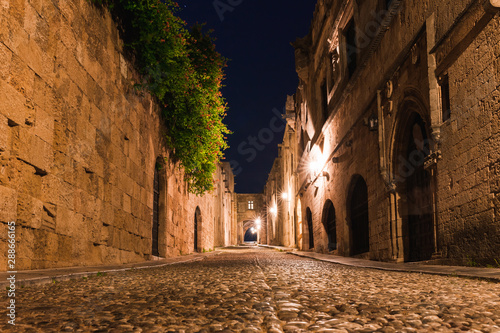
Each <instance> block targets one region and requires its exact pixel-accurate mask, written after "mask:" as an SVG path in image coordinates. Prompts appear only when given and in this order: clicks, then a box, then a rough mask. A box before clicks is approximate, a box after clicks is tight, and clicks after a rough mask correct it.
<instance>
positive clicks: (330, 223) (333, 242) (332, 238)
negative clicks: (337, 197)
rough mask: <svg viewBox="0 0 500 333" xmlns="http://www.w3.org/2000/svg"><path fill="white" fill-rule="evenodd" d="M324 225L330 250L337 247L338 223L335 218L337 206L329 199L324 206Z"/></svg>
mask: <svg viewBox="0 0 500 333" xmlns="http://www.w3.org/2000/svg"><path fill="white" fill-rule="evenodd" d="M323 226H324V227H325V231H326V234H327V235H328V251H333V250H336V249H337V223H336V219H335V208H334V207H333V203H332V202H331V201H330V200H327V201H326V203H325V207H324V208H323Z"/></svg>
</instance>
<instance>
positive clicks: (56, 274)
mask: <svg viewBox="0 0 500 333" xmlns="http://www.w3.org/2000/svg"><path fill="white" fill-rule="evenodd" d="M220 253H222V252H221V251H214V252H208V253H195V254H189V255H186V256H182V257H173V258H165V259H160V260H154V261H145V262H140V263H134V264H125V265H113V266H89V267H68V268H57V269H41V270H31V271H18V272H16V273H9V272H0V288H4V287H7V286H8V285H9V282H7V278H8V277H9V276H11V275H15V277H16V288H21V287H26V286H34V285H43V284H48V283H53V282H55V281H57V282H61V281H68V280H75V279H78V278H84V277H89V276H97V275H100V274H104V273H106V274H116V273H121V272H125V271H129V270H133V269H147V268H158V267H164V266H169V265H174V264H183V263H188V262H193V261H199V260H203V259H205V258H206V257H208V256H212V255H219V254H220Z"/></svg>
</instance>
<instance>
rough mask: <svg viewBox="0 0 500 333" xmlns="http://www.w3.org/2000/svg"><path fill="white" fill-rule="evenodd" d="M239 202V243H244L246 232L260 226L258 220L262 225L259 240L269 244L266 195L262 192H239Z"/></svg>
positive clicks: (237, 196) (237, 195)
mask: <svg viewBox="0 0 500 333" xmlns="http://www.w3.org/2000/svg"><path fill="white" fill-rule="evenodd" d="M236 198H237V199H236V202H237V230H238V232H237V235H238V238H237V241H238V242H237V244H243V243H244V240H245V233H246V232H247V230H248V229H250V228H251V227H255V228H258V223H257V220H258V219H260V221H261V225H260V230H259V233H258V239H257V240H258V242H259V243H262V244H267V235H266V216H265V215H264V214H265V208H264V197H263V195H262V194H261V193H260V194H249V193H238V194H236Z"/></svg>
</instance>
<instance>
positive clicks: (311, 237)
mask: <svg viewBox="0 0 500 333" xmlns="http://www.w3.org/2000/svg"><path fill="white" fill-rule="evenodd" d="M306 219H307V231H308V232H309V249H314V231H313V219H312V213H311V210H310V209H309V208H307V209H306Z"/></svg>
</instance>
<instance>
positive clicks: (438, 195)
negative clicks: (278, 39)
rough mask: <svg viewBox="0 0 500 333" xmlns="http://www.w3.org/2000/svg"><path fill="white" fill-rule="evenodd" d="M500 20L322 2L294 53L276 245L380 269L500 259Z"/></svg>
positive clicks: (476, 9) (274, 180) (449, 9)
mask: <svg viewBox="0 0 500 333" xmlns="http://www.w3.org/2000/svg"><path fill="white" fill-rule="evenodd" d="M499 7H500V3H499V2H498V1H496V0H487V1H485V0H473V1H471V0H458V1H457V0H456V1H441V0H439V1H438V0H422V1H400V0H387V1H381V0H364V1H361V0H319V1H318V4H317V6H316V11H315V13H314V19H313V21H312V26H311V29H310V33H309V34H308V35H307V36H306V37H304V38H301V39H298V40H297V41H296V42H295V43H294V47H295V55H296V69H297V73H298V76H299V80H300V83H299V86H298V89H297V92H296V94H295V95H294V96H293V97H289V100H288V102H287V113H286V115H285V117H286V119H287V122H288V126H287V130H286V133H285V138H284V141H283V145H282V147H281V148H280V157H279V158H278V159H277V160H276V162H275V165H274V166H273V170H272V172H271V174H270V177H269V180H268V183H267V187H266V195H265V202H266V205H267V207H268V212H267V215H268V217H271V218H270V219H269V218H268V226H267V228H268V233H270V235H272V237H270V238H271V239H274V240H275V242H277V243H281V244H284V245H292V246H293V245H297V246H298V247H300V248H301V249H305V250H308V249H311V250H314V251H317V252H331V253H337V254H340V255H344V256H359V257H365V258H371V259H376V260H392V261H421V260H431V259H434V260H435V261H440V262H448V263H451V262H455V263H466V261H467V260H469V261H470V260H472V261H474V262H478V263H487V262H489V261H492V259H494V258H499V257H500V112H499V109H500V87H499V84H500V33H499V31H500V16H499ZM282 194H285V195H284V196H283V198H284V197H286V198H288V199H287V201H284V200H283V199H280V196H281V195H282ZM270 209H273V214H274V216H272V215H270V214H271V211H270ZM291 209H293V211H291ZM274 223H277V224H278V226H275V225H274ZM274 232H278V233H279V235H276V234H274Z"/></svg>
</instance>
